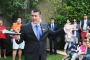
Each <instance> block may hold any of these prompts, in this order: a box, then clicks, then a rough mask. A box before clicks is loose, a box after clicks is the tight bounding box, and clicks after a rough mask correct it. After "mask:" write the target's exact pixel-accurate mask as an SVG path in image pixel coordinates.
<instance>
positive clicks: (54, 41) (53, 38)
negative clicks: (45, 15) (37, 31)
mask: <svg viewBox="0 0 90 60" xmlns="http://www.w3.org/2000/svg"><path fill="white" fill-rule="evenodd" d="M48 26H49V28H51V30H52V31H56V30H58V26H57V24H55V20H54V18H51V19H50V24H49V25H48ZM48 38H49V42H50V54H53V53H54V54H56V50H57V46H56V45H57V36H56V35H54V34H49V35H48ZM52 44H54V46H52ZM53 47H54V52H53V49H52V48H53Z"/></svg>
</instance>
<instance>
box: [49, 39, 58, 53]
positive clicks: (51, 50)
mask: <svg viewBox="0 0 90 60" xmlns="http://www.w3.org/2000/svg"><path fill="white" fill-rule="evenodd" d="M49 40H50V54H53V53H54V54H56V50H57V47H56V43H57V39H56V38H49ZM53 47H54V51H53Z"/></svg>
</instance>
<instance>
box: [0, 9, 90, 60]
mask: <svg viewBox="0 0 90 60" xmlns="http://www.w3.org/2000/svg"><path fill="white" fill-rule="evenodd" d="M5 29H6V27H5V26H4V25H3V21H2V20H0V58H1V50H3V52H4V58H7V57H6V34H4V33H2V31H3V30H5ZM63 30H64V32H65V46H64V52H66V53H67V54H68V56H70V57H71V60H76V59H77V58H78V59H79V60H82V59H86V60H90V40H89V39H90V21H89V20H88V19H87V15H84V19H83V20H81V21H80V24H77V19H73V24H71V22H70V20H69V19H67V20H66V24H65V25H64V28H63ZM10 31H14V32H15V33H21V34H20V35H10V37H11V41H12V43H13V44H12V49H13V52H12V60H15V57H16V53H17V51H18V60H21V55H22V49H24V56H25V60H46V38H47V37H48V39H49V42H50V54H57V47H56V44H57V35H60V33H61V30H60V29H59V27H58V25H57V24H55V20H54V18H51V19H50V24H49V25H47V24H46V23H43V21H42V19H41V11H40V10H38V9H33V10H32V11H31V21H30V22H29V23H27V24H22V19H21V18H20V17H19V18H17V20H16V22H15V23H13V25H12V27H11V30H10ZM52 44H53V45H54V46H52ZM53 47H54V50H53Z"/></svg>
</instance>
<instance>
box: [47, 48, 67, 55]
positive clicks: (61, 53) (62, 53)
mask: <svg viewBox="0 0 90 60" xmlns="http://www.w3.org/2000/svg"><path fill="white" fill-rule="evenodd" d="M47 50H48V51H50V50H49V49H47ZM57 53H58V54H60V55H67V54H66V53H65V52H64V51H61V50H57Z"/></svg>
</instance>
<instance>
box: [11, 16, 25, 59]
mask: <svg viewBox="0 0 90 60" xmlns="http://www.w3.org/2000/svg"><path fill="white" fill-rule="evenodd" d="M21 22H22V21H21V18H17V21H16V23H13V25H12V29H11V30H12V31H14V32H16V33H19V32H20V29H21V25H22V24H21ZM18 37H20V36H19V35H18ZM24 44H25V43H24V41H23V42H22V43H20V44H17V43H16V41H15V39H14V38H13V52H12V60H15V57H16V53H17V50H18V60H21V55H22V49H24Z"/></svg>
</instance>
